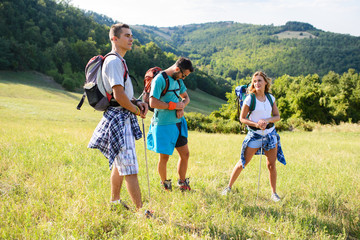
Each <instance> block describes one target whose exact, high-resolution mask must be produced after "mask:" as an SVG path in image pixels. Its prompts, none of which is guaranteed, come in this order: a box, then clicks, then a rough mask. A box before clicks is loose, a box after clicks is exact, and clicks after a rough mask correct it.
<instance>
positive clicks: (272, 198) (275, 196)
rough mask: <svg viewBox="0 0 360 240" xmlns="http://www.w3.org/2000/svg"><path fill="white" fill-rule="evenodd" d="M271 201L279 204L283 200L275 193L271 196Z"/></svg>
mask: <svg viewBox="0 0 360 240" xmlns="http://www.w3.org/2000/svg"><path fill="white" fill-rule="evenodd" d="M271 200H273V201H274V202H279V201H280V200H281V199H280V197H279V195H277V193H273V194H272V195H271Z"/></svg>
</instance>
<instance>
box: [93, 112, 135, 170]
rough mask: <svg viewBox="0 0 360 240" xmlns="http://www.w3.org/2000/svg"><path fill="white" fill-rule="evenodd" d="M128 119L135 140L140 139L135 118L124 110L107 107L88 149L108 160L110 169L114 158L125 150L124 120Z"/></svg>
mask: <svg viewBox="0 0 360 240" xmlns="http://www.w3.org/2000/svg"><path fill="white" fill-rule="evenodd" d="M128 118H130V123H131V129H132V131H133V134H134V137H135V139H136V140H138V139H140V138H141V137H142V132H141V130H140V126H139V123H138V120H137V117H136V116H135V115H134V114H133V113H131V112H129V111H128V110H126V109H123V108H122V109H118V108H114V107H109V108H108V109H107V110H106V111H105V112H104V115H103V118H102V119H101V121H100V122H99V124H98V125H97V127H96V129H95V131H94V133H93V135H92V137H91V139H90V142H89V145H88V148H97V149H99V150H100V151H101V152H102V153H103V154H104V156H105V157H106V158H107V159H108V160H109V167H110V169H111V167H112V164H113V162H114V159H115V157H116V156H117V155H118V154H119V153H120V152H121V151H123V150H124V148H125V141H126V139H125V134H124V132H125V120H127V119H128Z"/></svg>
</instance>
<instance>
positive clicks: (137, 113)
mask: <svg viewBox="0 0 360 240" xmlns="http://www.w3.org/2000/svg"><path fill="white" fill-rule="evenodd" d="M135 107H136V112H135V113H134V114H135V115H137V116H140V108H138V107H137V106H135Z"/></svg>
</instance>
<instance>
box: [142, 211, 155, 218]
mask: <svg viewBox="0 0 360 240" xmlns="http://www.w3.org/2000/svg"><path fill="white" fill-rule="evenodd" d="M144 215H145V217H146V218H153V217H154V211H153V210H145V213H144Z"/></svg>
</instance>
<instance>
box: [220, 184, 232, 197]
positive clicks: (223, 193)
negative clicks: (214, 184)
mask: <svg viewBox="0 0 360 240" xmlns="http://www.w3.org/2000/svg"><path fill="white" fill-rule="evenodd" d="M230 191H231V187H229V186H227V187H226V188H225V189H224V190H223V191H222V192H221V195H223V196H226V195H227V194H228V193H229V192H230Z"/></svg>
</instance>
